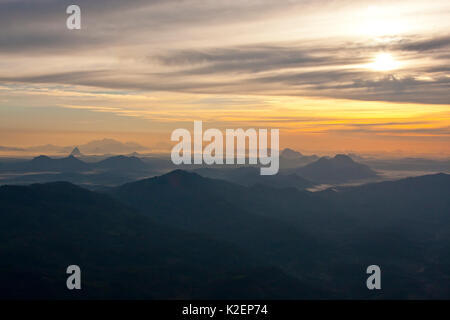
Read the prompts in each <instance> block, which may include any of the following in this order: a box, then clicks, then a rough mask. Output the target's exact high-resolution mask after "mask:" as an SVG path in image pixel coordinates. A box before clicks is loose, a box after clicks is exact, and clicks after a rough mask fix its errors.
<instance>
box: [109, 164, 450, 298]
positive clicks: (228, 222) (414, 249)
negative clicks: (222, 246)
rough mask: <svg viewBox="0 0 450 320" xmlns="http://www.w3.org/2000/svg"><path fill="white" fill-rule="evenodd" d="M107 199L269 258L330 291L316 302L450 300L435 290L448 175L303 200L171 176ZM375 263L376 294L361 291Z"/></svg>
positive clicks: (292, 192)
mask: <svg viewBox="0 0 450 320" xmlns="http://www.w3.org/2000/svg"><path fill="white" fill-rule="evenodd" d="M338 160H339V157H338ZM342 160H344V161H347V160H346V159H342ZM112 195H113V196H114V197H116V198H117V199H119V200H120V201H123V202H124V203H126V204H127V205H129V206H131V207H134V208H136V209H138V210H140V211H141V212H142V213H144V214H147V215H149V216H151V217H153V218H154V219H156V220H158V221H159V222H161V223H163V224H165V225H170V226H173V227H177V228H182V229H184V230H189V231H194V232H197V233H203V234H205V235H207V236H209V237H213V238H215V239H217V240H220V241H229V242H231V243H233V244H235V245H237V246H240V247H241V248H243V249H245V250H248V251H251V252H253V253H254V254H256V255H258V256H260V257H262V259H269V260H270V261H273V262H274V263H276V265H277V266H278V267H280V268H282V269H283V270H284V271H285V272H287V273H289V274H290V275H292V276H295V277H300V278H302V279H305V278H307V279H309V280H308V281H307V283H308V285H310V286H313V287H315V288H317V289H320V290H322V292H327V293H324V296H323V297H331V296H332V295H333V294H332V293H331V292H330V291H327V289H326V288H334V289H333V290H334V291H335V292H338V295H339V296H340V297H353V298H369V297H371V298H373V297H385V298H405V297H421V298H424V297H444V296H445V297H450V289H449V288H450V286H448V285H449V284H450V283H449V282H447V283H445V282H442V279H443V277H444V278H445V277H448V276H450V274H449V271H448V270H449V269H446V267H445V265H446V264H447V263H450V260H448V259H449V257H450V256H448V254H447V249H446V248H448V245H449V243H450V232H449V231H448V230H450V217H449V215H448V213H449V212H450V202H449V201H448V199H450V197H449V196H450V176H448V175H435V176H425V177H419V178H414V179H406V180H400V181H394V182H385V183H375V184H370V185H365V186H360V187H352V188H339V190H338V191H333V190H327V191H323V192H318V193H308V192H302V191H298V190H297V189H293V188H290V189H289V188H287V189H274V188H268V187H266V186H262V185H259V186H255V187H252V188H247V187H241V186H238V185H235V184H232V183H228V182H225V181H220V180H213V179H206V178H202V177H200V176H198V175H196V174H194V173H188V172H184V171H180V170H177V171H174V172H171V173H169V174H167V175H164V176H161V177H155V178H152V179H146V180H142V181H138V182H135V183H130V184H126V185H123V186H121V187H119V188H117V189H114V190H113V191H112ZM437 234H439V235H440V236H439V237H438V238H435V237H436V235H437ZM424 243H427V245H426V246H424ZM429 250H431V251H432V252H433V253H431V251H429ZM293 253H295V254H293ZM374 261H376V262H377V264H379V265H382V266H384V268H388V269H389V270H390V274H389V276H388V277H389V283H390V285H389V287H384V289H383V292H377V293H371V292H368V291H367V289H366V288H365V286H364V285H361V283H365V282H364V281H365V278H364V276H365V274H364V272H363V273H361V270H364V268H365V267H367V266H368V265H370V264H373V263H374ZM433 261H441V262H444V261H445V263H444V264H443V265H435V263H434V262H433ZM423 269H425V270H428V271H427V272H425V273H423V272H421V271H420V270H423ZM356 275H357V276H356ZM324 277H325V278H324ZM325 279H328V280H325ZM430 287H433V289H432V290H431V291H430V290H429V288H430ZM333 290H332V291H333Z"/></svg>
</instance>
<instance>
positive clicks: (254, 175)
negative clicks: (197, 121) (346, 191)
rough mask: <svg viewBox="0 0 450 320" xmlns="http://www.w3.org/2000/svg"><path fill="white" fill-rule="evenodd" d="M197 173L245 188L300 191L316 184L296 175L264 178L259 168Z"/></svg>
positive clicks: (201, 171) (218, 169)
mask: <svg viewBox="0 0 450 320" xmlns="http://www.w3.org/2000/svg"><path fill="white" fill-rule="evenodd" d="M194 172H195V173H198V174H199V175H201V176H203V177H207V178H212V179H222V180H227V181H230V182H234V183H237V184H240V185H244V186H253V185H258V184H261V185H267V186H271V187H276V188H289V187H292V188H298V189H300V190H303V189H307V188H310V187H313V186H314V185H315V184H314V183H313V182H311V181H308V180H306V179H305V178H302V177H300V176H298V175H296V174H281V173H279V174H276V175H273V176H262V175H261V173H260V169H259V168H257V167H241V168H236V169H235V168H231V169H220V168H200V169H196V170H194Z"/></svg>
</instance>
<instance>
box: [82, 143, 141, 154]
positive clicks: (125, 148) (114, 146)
mask: <svg viewBox="0 0 450 320" xmlns="http://www.w3.org/2000/svg"><path fill="white" fill-rule="evenodd" d="M145 149H146V148H145V147H143V146H141V145H139V144H137V143H134V142H125V143H123V142H120V141H117V140H114V139H102V140H94V141H90V142H88V143H86V144H83V145H80V150H81V151H82V152H83V153H86V154H124V153H132V152H135V151H141V150H145Z"/></svg>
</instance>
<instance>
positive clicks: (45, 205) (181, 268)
mask: <svg viewBox="0 0 450 320" xmlns="http://www.w3.org/2000/svg"><path fill="white" fill-rule="evenodd" d="M0 203H2V210H1V214H0V219H1V223H0V242H1V243H2V245H1V246H0V258H1V259H0V283H1V284H2V290H1V291H0V298H3V299H4V298H8V299H189V298H191V299H192V298H195V299H199V298H203V299H205V298H220V299H224V298H228V299H230V298H236V293H237V292H239V297H241V298H244V299H249V298H253V299H267V298H269V297H270V298H278V299H280V298H294V297H297V298H301V297H309V296H311V295H312V293H313V292H314V289H313V288H309V287H307V286H305V285H304V284H302V282H301V281H300V280H297V279H295V278H292V277H290V276H288V275H286V274H285V273H283V272H282V271H281V270H280V269H277V268H275V267H273V266H271V264H270V262H267V263H262V262H261V261H259V260H258V259H255V258H254V257H253V254H252V253H250V252H245V251H243V250H241V249H239V248H237V247H236V246H233V245H230V244H227V243H222V242H219V241H216V240H214V239H211V238H208V237H205V236H202V235H197V234H193V233H188V232H184V231H181V230H177V229H174V228H171V227H168V226H162V225H160V224H158V223H156V222H154V221H153V220H152V219H150V218H149V217H148V216H144V215H142V214H139V213H137V212H135V211H134V210H132V209H130V208H129V207H126V206H123V205H122V204H120V203H118V202H117V201H115V200H113V199H111V198H110V197H108V196H106V195H103V194H98V193H95V192H90V191H87V190H85V189H82V188H79V187H76V186H74V185H71V184H69V183H64V182H59V183H50V184H40V185H31V186H3V187H0ZM72 264H77V265H79V266H80V268H81V270H82V290H81V291H69V290H67V289H66V287H65V283H66V277H67V275H66V273H65V271H66V268H67V266H69V265H72ZM242 285H245V289H244V290H241V291H239V290H240V288H241V286H242Z"/></svg>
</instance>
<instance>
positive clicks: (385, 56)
mask: <svg viewBox="0 0 450 320" xmlns="http://www.w3.org/2000/svg"><path fill="white" fill-rule="evenodd" d="M369 66H370V68H371V69H372V70H375V71H390V70H394V69H397V68H398V67H399V62H398V61H396V60H395V59H394V57H393V56H392V55H391V54H389V53H379V54H378V55H376V56H375V59H374V61H373V62H372V63H371V64H369Z"/></svg>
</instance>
